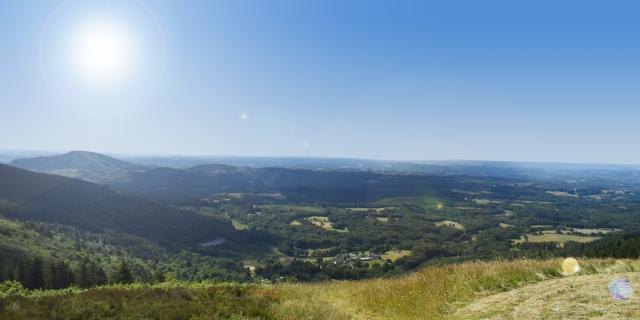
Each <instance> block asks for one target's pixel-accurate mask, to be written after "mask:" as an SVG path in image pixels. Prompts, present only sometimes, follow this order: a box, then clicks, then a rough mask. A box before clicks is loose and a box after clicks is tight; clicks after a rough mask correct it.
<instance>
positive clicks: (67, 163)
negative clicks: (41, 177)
mask: <svg viewBox="0 0 640 320" xmlns="http://www.w3.org/2000/svg"><path fill="white" fill-rule="evenodd" d="M9 165H11V166H14V167H18V168H22V169H27V170H31V171H36V172H43V173H51V174H57V175H61V176H65V177H70V178H79V179H82V180H86V181H89V182H94V183H99V184H110V183H114V182H122V181H126V180H127V179H129V175H130V173H131V172H134V171H138V170H143V169H144V167H143V166H139V165H136V164H133V163H129V162H126V161H122V160H119V159H116V158H112V157H109V156H106V155H103V154H99V153H95V152H88V151H71V152H68V153H65V154H61V155H55V156H47V157H36V158H26V159H16V160H13V161H11V163H9Z"/></svg>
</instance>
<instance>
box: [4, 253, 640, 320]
mask: <svg viewBox="0 0 640 320" xmlns="http://www.w3.org/2000/svg"><path fill="white" fill-rule="evenodd" d="M580 263H581V266H582V271H581V273H580V274H579V275H577V276H578V277H579V276H583V275H590V274H598V273H604V272H608V271H610V270H612V268H620V266H624V268H623V269H624V271H627V272H628V271H638V270H640V263H638V262H637V261H628V260H625V261H616V260H581V261H580ZM560 265H561V259H553V260H546V261H534V260H517V261H509V262H499V261H496V262H465V263H461V264H453V265H447V266H433V267H427V268H424V269H422V270H420V271H418V272H415V273H412V274H409V275H404V276H399V277H395V278H386V279H372V280H364V281H330V282H321V283H313V284H249V285H248V284H215V283H197V284H196V283H162V284H157V285H141V284H134V285H123V286H119V285H116V286H106V287H99V288H94V289H87V290H80V289H66V290H51V291H39V290H36V291H26V290H23V289H20V288H19V287H16V286H13V287H12V286H11V283H6V282H5V283H3V285H2V286H0V318H1V319H291V320H293V319H296V320H297V319H310V320H312V319H447V318H452V317H453V314H454V313H455V312H456V311H457V310H459V309H460V308H462V307H464V306H466V305H469V304H470V303H472V302H473V301H476V300H479V299H482V298H485V297H488V296H491V295H494V294H498V293H501V292H506V291H509V290H512V289H516V288H520V287H523V286H526V285H529V284H534V283H538V282H541V281H545V280H550V279H557V278H564V277H565V276H563V274H562V273H561V269H560ZM570 277H574V276H570Z"/></svg>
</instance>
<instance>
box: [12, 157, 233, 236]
mask: <svg viewBox="0 0 640 320" xmlns="http://www.w3.org/2000/svg"><path fill="white" fill-rule="evenodd" d="M0 213H3V214H4V215H6V216H8V217H11V218H21V219H34V220H39V221H44V222H53V223H60V224H66V225H70V226H75V227H78V228H81V229H85V230H91V231H102V230H106V229H112V230H117V231H120V232H124V233H130V234H135V235H139V236H143V237H148V238H152V239H157V240H166V241H175V242H181V243H191V242H200V241H206V240H210V239H212V238H216V237H219V236H221V235H225V234H226V233H228V232H231V230H232V228H231V226H230V225H229V224H228V223H222V222H219V221H214V220H212V219H210V218H206V217H203V216H200V215H198V214H196V213H192V212H189V211H183V210H179V209H175V208H172V207H168V206H164V205H160V204H157V203H154V202H150V201H145V200H140V199H136V198H133V197H129V196H125V195H122V194H120V193H117V192H114V191H112V190H111V189H110V188H108V187H106V186H99V185H96V184H93V183H90V182H85V181H81V180H77V179H70V178H66V177H61V176H56V175H49V174H43V173H35V172H30V171H26V170H22V169H18V168H14V167H11V166H7V165H0Z"/></svg>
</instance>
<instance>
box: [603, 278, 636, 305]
mask: <svg viewBox="0 0 640 320" xmlns="http://www.w3.org/2000/svg"><path fill="white" fill-rule="evenodd" d="M609 293H611V297H612V298H613V300H616V301H622V300H627V299H629V298H630V297H631V294H633V288H632V287H631V282H630V281H629V279H627V278H623V277H616V278H615V279H613V280H612V281H611V283H609Z"/></svg>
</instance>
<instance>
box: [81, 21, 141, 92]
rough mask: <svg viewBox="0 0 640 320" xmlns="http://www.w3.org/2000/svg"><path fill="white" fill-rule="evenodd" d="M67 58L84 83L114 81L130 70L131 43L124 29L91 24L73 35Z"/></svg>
mask: <svg viewBox="0 0 640 320" xmlns="http://www.w3.org/2000/svg"><path fill="white" fill-rule="evenodd" d="M70 58H71V63H72V65H73V66H74V69H75V71H76V72H77V73H78V74H79V75H82V76H83V77H84V78H86V80H89V81H93V82H96V81H97V82H114V81H117V80H121V79H122V78H123V77H124V76H125V75H126V73H127V72H129V71H130V68H131V64H132V62H133V61H132V60H133V43H132V41H131V39H130V34H129V33H128V32H127V30H126V29H125V28H124V27H122V26H120V25H118V24H115V23H94V24H91V25H89V26H85V27H84V28H82V29H81V30H79V31H78V32H76V34H75V35H74V37H73V38H72V44H71V54H70Z"/></svg>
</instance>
